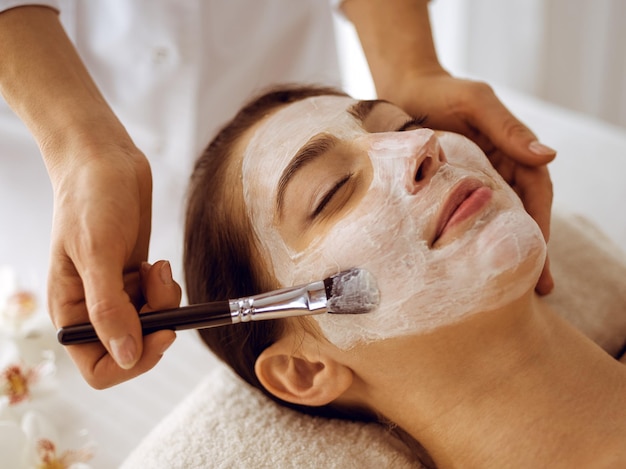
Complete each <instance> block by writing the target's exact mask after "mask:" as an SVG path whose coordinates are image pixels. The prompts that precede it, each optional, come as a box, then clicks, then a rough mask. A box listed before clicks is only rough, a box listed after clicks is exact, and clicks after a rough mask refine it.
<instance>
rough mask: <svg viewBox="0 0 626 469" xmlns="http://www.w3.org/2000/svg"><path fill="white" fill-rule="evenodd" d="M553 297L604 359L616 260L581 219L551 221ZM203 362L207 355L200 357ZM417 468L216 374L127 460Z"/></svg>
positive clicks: (129, 468) (623, 285)
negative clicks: (599, 347)
mask: <svg viewBox="0 0 626 469" xmlns="http://www.w3.org/2000/svg"><path fill="white" fill-rule="evenodd" d="M549 249H550V258H551V268H552V271H553V274H554V277H555V281H556V288H555V290H554V292H553V293H552V294H550V295H549V296H548V297H547V298H546V299H547V301H549V302H550V303H551V304H552V305H553V307H554V308H555V309H556V310H557V311H558V312H559V313H560V314H562V315H563V316H564V317H565V318H566V319H568V320H569V321H571V322H572V324H574V325H575V326H576V327H578V328H579V329H581V330H582V331H583V332H584V333H585V334H587V335H588V336H590V337H591V338H592V339H594V340H595V341H596V342H598V343H599V344H600V345H601V346H602V347H604V348H605V349H606V350H607V351H609V352H611V353H615V352H616V351H618V350H619V349H620V348H621V347H622V346H623V344H624V339H625V338H626V258H625V257H624V254H623V253H621V252H620V251H619V249H618V248H617V247H616V246H615V245H613V243H612V242H611V241H610V240H609V239H608V238H607V237H606V236H604V235H603V234H602V233H600V232H599V231H598V230H597V229H596V228H594V227H593V226H592V225H591V224H590V223H588V222H587V221H586V220H584V219H583V218H580V217H577V216H571V215H568V216H566V217H563V216H555V217H554V220H553V223H552V239H551V242H550V245H549ZM207 353H208V352H207ZM146 467H149V468H151V469H160V468H181V469H182V468H184V469H193V468H229V469H231V468H266V467H267V468H270V467H271V468H303V467H307V468H308V467H323V468H342V469H343V468H387V467H393V468H409V467H411V468H420V467H422V466H421V465H420V464H419V463H417V462H415V461H414V460H413V459H412V456H411V454H410V453H409V451H408V449H407V447H406V446H404V445H403V444H402V443H401V442H400V441H399V440H398V439H397V438H395V437H394V436H393V435H392V434H391V433H390V432H389V431H388V430H386V429H385V428H383V427H382V426H380V425H377V424H365V423H356V422H347V421H341V420H328V419H323V418H314V417H310V416H306V415H303V414H300V413H297V412H295V411H292V410H289V409H287V408H284V407H281V406H279V405H277V404H275V403H274V402H272V401H270V400H269V399H267V398H266V397H265V396H264V395H263V394H262V393H261V392H259V391H258V390H257V389H253V388H252V387H250V386H249V385H248V384H246V383H244V382H243V381H242V380H241V379H239V378H238V377H237V376H235V375H234V373H233V372H232V371H230V369H228V368H226V366H224V365H219V366H218V368H217V369H216V370H215V371H214V372H213V373H212V374H211V375H210V376H208V377H207V378H205V379H204V381H203V382H202V383H201V384H200V385H199V386H198V387H197V388H196V389H195V390H194V391H193V392H192V393H191V395H189V396H188V397H187V398H186V399H185V400H184V401H183V402H182V403H181V404H179V405H178V406H177V407H176V408H175V409H174V411H173V412H172V413H171V414H170V415H169V416H168V417H166V418H165V420H163V421H162V422H161V423H160V424H159V425H158V426H157V427H156V428H155V429H154V430H153V431H152V432H151V433H150V434H149V435H148V436H147V437H146V438H145V439H144V441H143V442H142V443H141V444H140V446H139V447H138V448H136V449H135V450H134V452H133V453H132V454H131V455H130V456H129V457H128V458H127V460H126V461H125V463H124V465H123V466H122V468H123V469H134V468H146Z"/></svg>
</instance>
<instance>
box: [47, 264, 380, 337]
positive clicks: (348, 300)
mask: <svg viewBox="0 0 626 469" xmlns="http://www.w3.org/2000/svg"><path fill="white" fill-rule="evenodd" d="M379 301H380V297H379V292H378V287H377V285H376V280H375V279H374V277H373V276H372V274H370V273H369V272H368V271H367V270H364V269H357V268H355V269H350V270H345V271H343V272H339V273H338V274H335V275H332V276H330V277H328V278H326V279H324V280H320V281H317V282H312V283H308V284H306V285H300V286H295V287H289V288H282V289H280V290H275V291H271V292H268V293H262V294H260V295H254V296H249V297H244V298H238V299H235V300H225V301H216V302H211V303H202V304H197V305H191V306H183V307H181V308H173V309H167V310H162V311H154V312H151V313H145V314H141V315H140V316H139V320H140V321H141V328H142V332H143V334H144V335H147V334H150V333H152V332H156V331H159V330H163V329H170V330H175V331H177V330H183V329H203V328H207V327H218V326H226V325H229V324H238V323H240V322H249V321H262V320H266V319H280V318H288V317H294V316H308V315H312V314H322V313H332V314H363V313H369V312H370V311H373V310H374V309H375V308H376V307H377V306H378V303H379ZM57 338H58V340H59V342H60V343H62V344H63V345H75V344H82V343H87V342H96V341H98V340H99V339H98V336H97V335H96V332H95V330H94V328H93V326H92V325H91V323H85V324H78V325H75V326H67V327H62V328H61V329H59V330H58V332H57Z"/></svg>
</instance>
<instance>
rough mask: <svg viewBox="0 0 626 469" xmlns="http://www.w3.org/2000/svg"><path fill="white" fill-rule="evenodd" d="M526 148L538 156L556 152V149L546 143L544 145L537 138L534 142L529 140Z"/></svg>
mask: <svg viewBox="0 0 626 469" xmlns="http://www.w3.org/2000/svg"><path fill="white" fill-rule="evenodd" d="M528 149H529V150H530V151H532V152H533V153H534V154H535V155H539V156H550V155H554V154H556V150H554V149H553V148H550V147H549V146H547V145H544V144H543V143H541V142H538V141H537V140H535V141H534V142H530V145H528Z"/></svg>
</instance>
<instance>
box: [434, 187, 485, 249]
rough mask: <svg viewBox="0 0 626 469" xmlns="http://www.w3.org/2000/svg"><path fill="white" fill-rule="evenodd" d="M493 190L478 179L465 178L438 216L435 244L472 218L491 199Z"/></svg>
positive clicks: (449, 196) (453, 191) (452, 192)
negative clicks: (448, 232)
mask: <svg viewBox="0 0 626 469" xmlns="http://www.w3.org/2000/svg"><path fill="white" fill-rule="evenodd" d="M491 195H492V190H491V189H490V188H489V187H487V186H485V185H484V184H483V183H482V182H480V181H479V180H478V179H464V180H462V181H461V182H459V183H458V184H457V185H456V186H455V187H454V188H453V189H452V191H451V192H450V195H448V198H447V200H446V201H445V203H444V204H443V208H442V209H441V210H440V212H439V215H438V217H437V220H438V222H437V229H436V231H435V236H434V238H433V241H432V243H431V246H432V245H434V244H435V243H436V242H437V241H438V240H439V239H440V238H441V237H442V236H443V234H444V233H445V232H446V231H448V230H449V229H451V228H452V227H453V226H455V225H457V224H459V223H461V222H462V221H464V220H466V219H467V218H470V217H471V216H472V215H474V214H475V213H477V212H478V211H480V210H481V209H482V208H483V207H484V206H485V205H486V204H487V203H488V202H489V200H491Z"/></svg>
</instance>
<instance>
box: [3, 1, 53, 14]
mask: <svg viewBox="0 0 626 469" xmlns="http://www.w3.org/2000/svg"><path fill="white" fill-rule="evenodd" d="M59 4H60V1H59V0H34V1H33V0H30V1H28V0H0V12H3V11H5V10H9V9H11V8H15V7H21V6H25V5H43V6H48V7H50V8H54V9H55V10H56V11H61V8H60V6H59Z"/></svg>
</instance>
